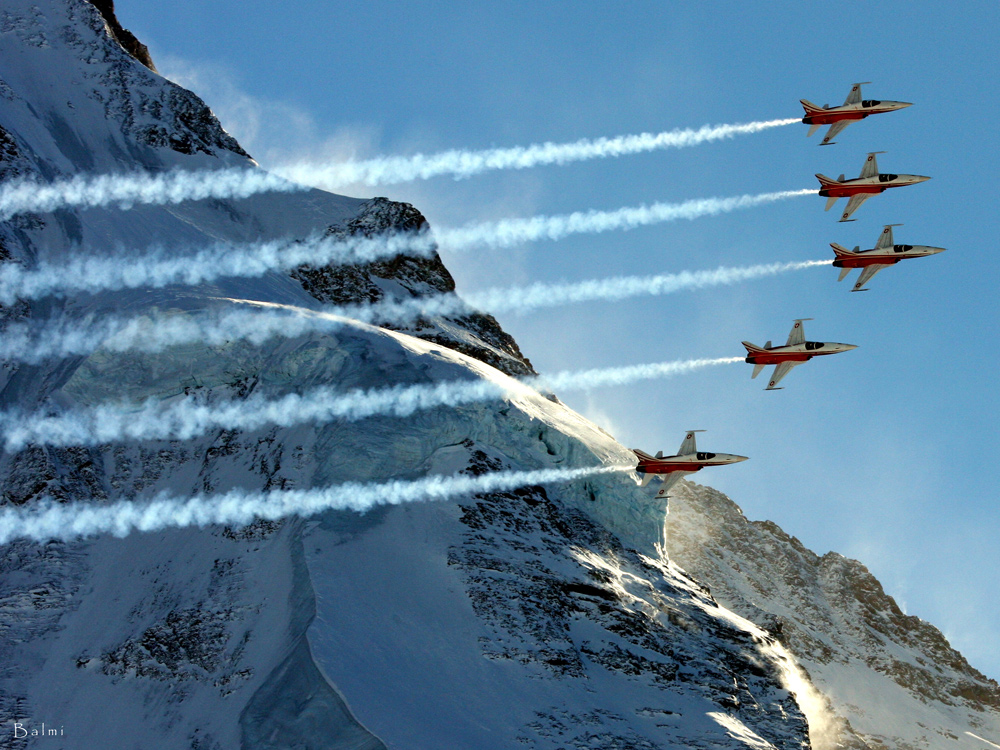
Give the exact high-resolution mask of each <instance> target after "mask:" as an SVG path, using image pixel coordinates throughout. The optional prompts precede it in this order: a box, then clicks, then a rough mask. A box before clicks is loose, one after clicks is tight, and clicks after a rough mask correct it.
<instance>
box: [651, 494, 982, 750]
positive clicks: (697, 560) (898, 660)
mask: <svg viewBox="0 0 1000 750" xmlns="http://www.w3.org/2000/svg"><path fill="white" fill-rule="evenodd" d="M666 539H667V550H668V552H669V554H670V556H671V558H672V559H674V560H676V561H677V562H678V563H679V564H680V565H681V566H682V567H683V568H684V569H685V570H687V571H688V572H690V573H691V574H692V575H694V576H696V577H697V578H699V579H700V580H703V581H705V582H706V583H708V584H709V585H710V586H711V588H712V593H713V595H714V596H716V597H717V598H718V599H719V601H720V602H721V603H722V604H723V605H724V606H726V607H729V608H731V609H732V610H733V611H735V612H738V613H739V614H741V615H742V616H744V617H746V618H748V619H750V620H752V621H754V622H755V623H757V624H758V625H759V626H761V627H762V628H764V629H766V630H768V631H769V632H771V633H772V634H774V635H775V636H776V637H778V638H780V640H781V641H782V642H783V643H784V644H785V645H786V646H787V647H788V648H789V650H791V651H792V653H794V654H795V656H796V657H797V658H798V659H799V661H800V662H801V663H802V664H803V666H804V667H805V668H806V669H807V670H808V672H809V674H810V675H811V676H812V679H813V681H814V682H815V684H816V685H817V686H818V687H819V688H820V689H821V690H822V691H823V692H824V693H825V694H826V695H828V696H829V698H830V700H831V702H832V706H833V708H834V710H835V711H836V713H837V714H839V715H840V716H841V717H843V718H844V719H846V720H847V721H848V722H849V724H850V726H851V727H853V728H854V730H855V732H856V733H857V736H860V738H863V740H864V742H866V743H867V744H868V746H869V747H872V748H883V747H913V748H918V747H927V748H948V747H964V746H972V744H971V743H972V740H970V739H969V738H968V736H967V735H965V732H966V731H968V730H970V729H976V728H978V729H980V730H983V731H985V732H986V734H987V736H996V735H997V734H998V732H1000V686H998V685H997V683H996V682H995V681H993V680H990V679H988V678H987V677H985V676H984V675H982V674H981V673H979V672H978V671H977V670H975V669H974V668H973V667H972V666H971V665H970V664H969V663H968V662H967V661H966V660H965V658H964V657H962V655H961V654H960V653H958V652H957V651H955V650H954V649H953V648H951V646H950V645H949V644H948V641H947V640H946V639H945V637H944V636H943V635H942V634H941V632H940V631H939V630H938V629H937V628H935V627H934V626H933V625H931V624H930V623H927V622H924V621H923V620H921V619H920V618H918V617H913V616H911V615H906V614H904V613H903V612H902V611H901V610H900V608H899V607H898V606H897V604H896V602H895V601H894V600H893V599H892V597H891V596H888V595H887V594H886V593H885V591H884V590H883V589H882V586H881V584H880V583H879V582H878V581H877V580H876V579H875V578H874V577H873V576H872V575H871V573H869V571H868V570H867V568H865V566H864V565H862V564H861V563H859V562H857V561H856V560H849V559H847V558H845V557H843V556H842V555H838V554H836V553H834V552H828V553H826V554H825V555H822V556H820V555H817V554H815V553H814V552H812V551H810V550H808V549H806V548H805V547H804V546H803V545H802V544H801V543H800V542H799V540H797V539H795V538H794V537H791V536H789V535H788V534H786V533H785V532H783V531H782V530H781V529H780V528H779V527H778V526H777V525H776V524H774V523H772V522H770V521H749V520H748V519H746V518H745V517H744V516H743V513H742V511H740V509H739V507H738V506H737V505H736V504H735V503H733V502H732V501H731V500H730V499H729V498H727V497H725V496H724V495H722V494H721V493H718V492H715V491H714V490H711V489H709V488H706V487H699V486H697V485H694V484H687V485H685V486H683V487H682V488H681V489H679V490H678V494H677V497H676V498H675V499H672V500H671V507H670V515H669V517H668V523H667V537H666ZM850 734H851V732H850V731H849V730H848V729H847V728H846V727H845V735H848V736H849V735H850ZM855 741H856V740H855Z"/></svg>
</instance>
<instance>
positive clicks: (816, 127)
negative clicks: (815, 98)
mask: <svg viewBox="0 0 1000 750" xmlns="http://www.w3.org/2000/svg"><path fill="white" fill-rule="evenodd" d="M821 127H823V124H822V123H819V122H814V123H813V124H812V125H810V126H809V132H808V133H806V138H808V137H809V136H811V135H812V134H813V133H815V132H816V131H817V130H819V129H820V128H821Z"/></svg>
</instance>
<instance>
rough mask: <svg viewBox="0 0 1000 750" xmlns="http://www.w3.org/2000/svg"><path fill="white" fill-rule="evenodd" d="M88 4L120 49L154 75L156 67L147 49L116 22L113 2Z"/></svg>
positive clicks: (98, 0) (102, 0) (95, 0)
mask: <svg viewBox="0 0 1000 750" xmlns="http://www.w3.org/2000/svg"><path fill="white" fill-rule="evenodd" d="M90 3H91V4H92V5H93V6H94V7H95V8H97V9H98V10H99V11H101V15H102V16H104V21H105V22H106V23H107V24H108V28H109V29H111V35H112V36H114V38H115V39H116V40H117V41H118V43H119V44H120V45H121V46H122V49H124V50H125V51H126V52H128V53H129V54H130V55H132V57H134V58H135V59H136V60H138V61H139V62H141V63H142V64H143V65H145V66H146V67H147V68H149V69H150V70H152V71H153V72H154V73H156V72H158V71H157V70H156V66H155V65H154V64H153V58H152V57H150V56H149V49H147V47H146V45H145V44H143V43H142V42H140V41H139V40H138V39H136V38H135V34H133V33H132V32H131V31H129V30H128V29H126V28H124V27H122V25H121V23H120V22H119V21H118V17H117V16H116V15H115V0H90Z"/></svg>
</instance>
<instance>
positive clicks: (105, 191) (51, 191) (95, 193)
mask: <svg viewBox="0 0 1000 750" xmlns="http://www.w3.org/2000/svg"><path fill="white" fill-rule="evenodd" d="M309 189H310V188H308V187H305V186H303V185H297V184H296V183H294V182H290V181H288V180H286V179H285V178H283V177H279V176H278V175H275V174H270V173H268V172H265V171H264V170H263V169H244V168H240V167H234V168H230V169H206V170H201V171H198V172H184V171H180V170H175V171H171V172H165V173H162V174H150V173H147V172H131V173H125V174H103V175H95V176H86V175H80V176H77V177H72V178H70V179H67V180H57V181H55V182H51V183H45V182H41V181H39V180H36V179H24V180H20V181H14V182H11V183H9V184H7V185H5V186H4V187H3V188H2V189H0V221H4V220H6V219H9V218H10V217H12V216H16V215H17V214H20V213H25V212H32V213H47V212H49V211H55V210H56V209H60V208H96V207H98V206H120V207H121V208H126V209H127V208H131V207H132V206H135V205H169V204H176V203H182V202H184V201H194V200H203V199H205V198H218V199H228V198H237V199H238V198H249V197H250V196H251V195H256V194H258V193H267V192H281V193H290V192H296V191H304V190H309Z"/></svg>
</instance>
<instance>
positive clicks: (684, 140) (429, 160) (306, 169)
mask: <svg viewBox="0 0 1000 750" xmlns="http://www.w3.org/2000/svg"><path fill="white" fill-rule="evenodd" d="M795 122H801V120H799V118H797V117H792V118H789V119H784V120H766V121H760V122H748V123H742V124H736V125H705V126H704V127H701V128H698V129H693V128H686V129H683V130H668V131H664V132H662V133H640V134H638V135H622V136H618V137H616V138H597V139H594V140H590V139H582V140H579V141H576V142H574V143H536V144H532V145H530V146H514V147H512V148H491V149H485V150H482V151H471V150H468V149H455V150H452V151H443V152H441V153H438V154H414V155H413V156H383V157H379V158H375V159H369V160H366V161H349V162H345V163H341V164H296V165H292V166H286V167H280V168H278V169H277V170H276V172H277V173H278V174H280V175H281V176H283V177H286V178H288V179H289V180H294V181H296V182H304V183H307V184H310V185H323V186H326V187H330V188H334V187H338V186H342V185H355V184H362V185H385V184H392V183H398V182H409V181H410V180H426V179H429V178H431V177H437V176H438V175H452V176H454V177H455V178H456V179H459V178H463V177H471V176H473V175H477V174H480V173H482V172H487V171H492V170H496V169H528V168H529V167H537V166H542V165H545V164H560V165H561V164H568V163H569V162H574V161H583V160H586V159H603V158H608V157H613V156H624V155H626V154H638V153H642V152H645V151H657V150H660V149H667V148H685V147H688V146H697V145H699V144H701V143H708V142H709V141H718V140H722V139H724V138H733V137H734V136H737V135H746V134H750V133H759V132H761V131H762V130H768V129H770V128H777V127H781V126H782V125H790V124H792V123H795Z"/></svg>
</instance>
